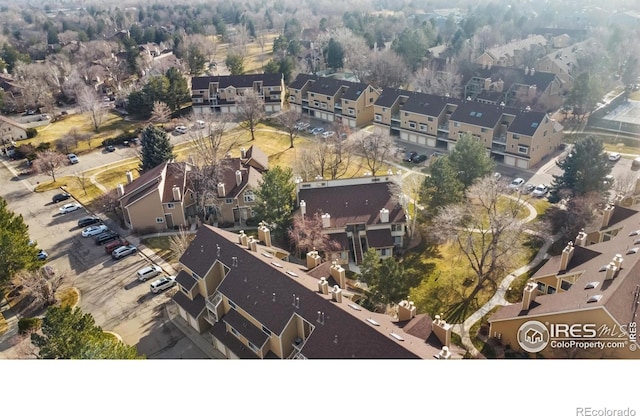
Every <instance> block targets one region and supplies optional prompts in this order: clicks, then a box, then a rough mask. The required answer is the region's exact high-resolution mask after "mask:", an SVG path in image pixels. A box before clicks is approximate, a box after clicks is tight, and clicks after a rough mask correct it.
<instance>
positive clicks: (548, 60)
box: [535, 39, 595, 91]
mask: <svg viewBox="0 0 640 416" xmlns="http://www.w3.org/2000/svg"><path fill="white" fill-rule="evenodd" d="M594 46H595V41H594V40H593V39H587V40H584V41H582V42H579V43H575V44H573V45H570V46H567V47H565V48H562V49H557V50H554V51H552V52H550V53H548V54H547V55H545V56H543V57H542V58H540V59H539V60H538V61H537V62H536V64H535V68H536V70H538V71H544V72H551V73H554V74H556V75H557V76H558V78H559V79H560V81H561V82H562V90H563V91H569V90H570V89H571V88H573V82H574V78H575V76H576V75H577V74H578V73H579V72H580V67H579V61H580V58H581V57H582V56H584V55H586V54H588V53H589V50H590V49H591V48H593V47H594Z"/></svg>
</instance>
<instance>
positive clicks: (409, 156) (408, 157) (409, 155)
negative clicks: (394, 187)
mask: <svg viewBox="0 0 640 416" xmlns="http://www.w3.org/2000/svg"><path fill="white" fill-rule="evenodd" d="M416 156H418V152H409V153H407V154H406V155H405V157H404V159H402V160H404V161H405V162H411V161H412V160H413V158H414V157H416Z"/></svg>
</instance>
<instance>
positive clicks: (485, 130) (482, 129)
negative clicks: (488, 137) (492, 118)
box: [480, 127, 489, 133]
mask: <svg viewBox="0 0 640 416" xmlns="http://www.w3.org/2000/svg"><path fill="white" fill-rule="evenodd" d="M488 131H489V129H486V128H484V127H482V128H481V129H480V132H482V133H486V132H488Z"/></svg>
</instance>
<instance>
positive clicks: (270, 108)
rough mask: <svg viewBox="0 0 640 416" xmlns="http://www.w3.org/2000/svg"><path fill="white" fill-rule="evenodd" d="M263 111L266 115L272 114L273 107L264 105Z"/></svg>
mask: <svg viewBox="0 0 640 416" xmlns="http://www.w3.org/2000/svg"><path fill="white" fill-rule="evenodd" d="M264 111H265V112H266V113H273V111H274V110H273V106H272V105H265V106H264Z"/></svg>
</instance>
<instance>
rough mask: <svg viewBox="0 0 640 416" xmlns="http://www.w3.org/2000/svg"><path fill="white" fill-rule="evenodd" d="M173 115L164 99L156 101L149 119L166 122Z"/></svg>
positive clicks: (155, 121) (154, 121)
mask: <svg viewBox="0 0 640 416" xmlns="http://www.w3.org/2000/svg"><path fill="white" fill-rule="evenodd" d="M170 117H171V109H169V106H168V105H167V104H166V103H165V102H163V101H154V102H153V110H151V118H150V119H149V121H151V122H152V123H160V124H163V123H166V122H167V121H169V118H170Z"/></svg>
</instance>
